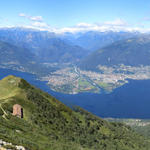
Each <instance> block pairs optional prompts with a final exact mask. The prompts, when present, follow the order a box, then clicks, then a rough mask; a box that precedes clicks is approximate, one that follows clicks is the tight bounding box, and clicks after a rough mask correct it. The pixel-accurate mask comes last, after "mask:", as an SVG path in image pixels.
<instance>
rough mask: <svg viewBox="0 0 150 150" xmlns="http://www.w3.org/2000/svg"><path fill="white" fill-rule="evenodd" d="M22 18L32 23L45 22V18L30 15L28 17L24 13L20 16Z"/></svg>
mask: <svg viewBox="0 0 150 150" xmlns="http://www.w3.org/2000/svg"><path fill="white" fill-rule="evenodd" d="M19 16H20V17H25V18H27V19H29V20H31V21H43V18H42V16H29V15H26V14H24V13H20V14H19Z"/></svg>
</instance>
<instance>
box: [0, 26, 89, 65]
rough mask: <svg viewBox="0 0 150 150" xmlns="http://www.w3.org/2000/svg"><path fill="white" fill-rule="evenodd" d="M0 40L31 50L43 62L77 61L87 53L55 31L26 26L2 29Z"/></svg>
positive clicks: (0, 30)
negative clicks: (61, 37) (26, 27)
mask: <svg viewBox="0 0 150 150" xmlns="http://www.w3.org/2000/svg"><path fill="white" fill-rule="evenodd" d="M0 41H4V42H7V43H10V44H13V45H16V46H18V47H22V48H25V49H28V50H29V53H31V52H32V53H33V54H34V55H36V57H38V59H39V60H40V61H42V62H61V63H62V62H76V61H78V60H80V59H81V58H83V57H84V56H86V55H87V52H86V50H85V49H83V48H81V47H80V46H75V45H70V44H69V43H67V42H65V41H63V40H62V39H60V38H59V37H57V36H56V34H55V33H50V32H47V31H38V30H31V29H24V28H6V29H0Z"/></svg>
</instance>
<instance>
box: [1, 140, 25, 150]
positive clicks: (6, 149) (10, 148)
mask: <svg viewBox="0 0 150 150" xmlns="http://www.w3.org/2000/svg"><path fill="white" fill-rule="evenodd" d="M14 148H15V149H16V150H27V149H25V148H24V147H23V146H18V145H13V144H12V143H8V142H5V141H3V140H1V139H0V150H14Z"/></svg>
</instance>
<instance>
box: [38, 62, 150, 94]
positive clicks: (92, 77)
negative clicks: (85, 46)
mask: <svg viewBox="0 0 150 150" xmlns="http://www.w3.org/2000/svg"><path fill="white" fill-rule="evenodd" d="M98 68H99V72H94V71H87V70H81V69H80V68H78V67H76V66H72V67H65V68H62V69H59V70H56V71H55V72H52V73H51V74H50V75H47V76H44V77H41V78H40V79H41V80H42V81H46V82H48V85H49V86H50V88H51V89H53V90H54V91H57V92H62V93H68V94H77V93H82V92H91V93H102V92H105V93H110V92H112V91H113V90H114V89H116V88H118V87H120V86H122V85H124V84H126V83H128V79H133V80H145V79H150V66H142V65H141V66H137V67H135V66H125V65H118V66H117V65H116V66H113V67H108V66H102V65H99V66H98Z"/></svg>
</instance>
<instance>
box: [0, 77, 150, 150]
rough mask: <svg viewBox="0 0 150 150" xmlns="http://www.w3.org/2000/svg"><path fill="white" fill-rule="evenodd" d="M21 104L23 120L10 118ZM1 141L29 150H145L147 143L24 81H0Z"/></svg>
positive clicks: (125, 130)
mask: <svg viewBox="0 0 150 150" xmlns="http://www.w3.org/2000/svg"><path fill="white" fill-rule="evenodd" d="M14 104H20V105H21V106H22V107H23V110H24V118H23V119H20V118H17V117H14V116H12V115H11V114H12V107H13V105H14ZM0 139H3V140H5V141H8V142H12V143H13V144H17V145H23V146H25V147H27V148H28V149H32V150H54V149H55V150H148V148H149V147H150V144H149V140H147V139H145V138H143V137H142V136H140V135H138V134H137V133H135V132H134V131H133V130H131V128H130V127H128V126H126V125H123V124H121V123H109V122H107V121H104V120H102V119H100V118H98V117H96V116H94V115H92V114H91V113H89V112H87V111H85V110H82V109H80V108H75V109H74V110H71V109H70V108H68V107H67V106H65V105H64V104H62V103H61V102H59V101H58V100H56V99H55V98H54V97H52V96H50V95H48V94H47V93H44V92H42V91H41V90H40V89H37V88H35V87H33V86H31V85H30V84H28V83H27V82H26V81H25V80H23V79H21V78H17V77H14V76H8V77H6V78H4V79H3V80H1V81H0Z"/></svg>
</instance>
